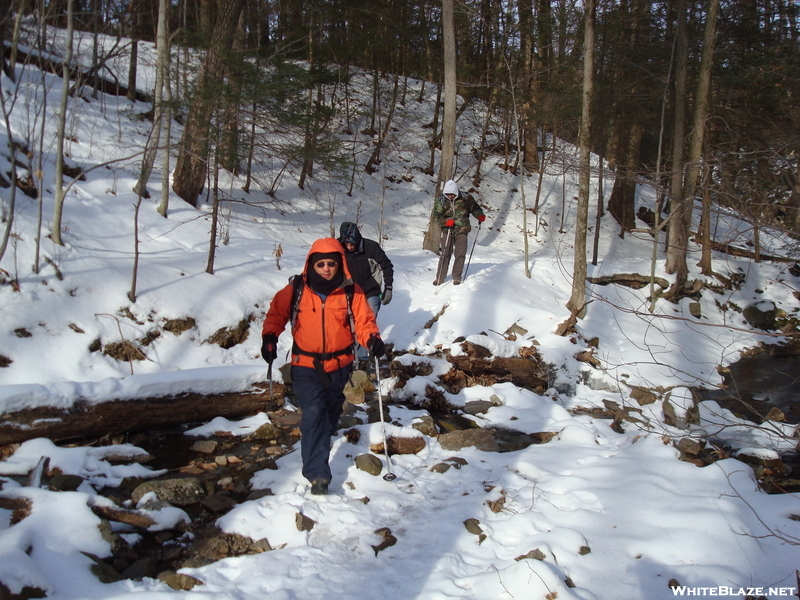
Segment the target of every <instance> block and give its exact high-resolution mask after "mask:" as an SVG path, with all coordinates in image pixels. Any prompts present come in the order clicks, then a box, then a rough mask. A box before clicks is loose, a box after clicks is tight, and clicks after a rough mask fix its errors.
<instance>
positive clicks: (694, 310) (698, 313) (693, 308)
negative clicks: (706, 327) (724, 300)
mask: <svg viewBox="0 0 800 600" xmlns="http://www.w3.org/2000/svg"><path fill="white" fill-rule="evenodd" d="M689 314H690V315H692V316H693V317H694V318H695V319H699V318H700V317H702V316H703V307H702V305H701V304H700V303H699V302H690V303H689Z"/></svg>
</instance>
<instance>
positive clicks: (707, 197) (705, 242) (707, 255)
mask: <svg viewBox="0 0 800 600" xmlns="http://www.w3.org/2000/svg"><path fill="white" fill-rule="evenodd" d="M703 173H704V174H703V214H702V216H701V217H700V229H699V231H698V232H697V234H698V235H697V237H698V238H699V242H700V245H701V247H702V254H701V255H700V262H699V263H698V266H699V267H700V272H701V273H702V274H703V275H713V273H714V271H713V269H712V268H711V168H710V166H709V165H708V164H707V165H706V168H705V170H704V172H703Z"/></svg>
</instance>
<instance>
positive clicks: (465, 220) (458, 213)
mask: <svg viewBox="0 0 800 600" xmlns="http://www.w3.org/2000/svg"><path fill="white" fill-rule="evenodd" d="M470 215H472V216H473V217H475V218H476V219H478V222H479V223H483V222H484V221H485V220H486V215H484V214H483V210H481V207H480V205H478V203H477V202H476V201H475V198H473V197H472V194H470V193H468V192H462V191H460V190H459V189H458V185H457V184H456V182H455V181H453V180H452V179H450V180H449V181H448V182H447V183H445V184H444V189H443V190H442V195H441V196H439V198H438V200H437V201H436V204H435V206H434V207H433V216H434V218H435V219H436V221H437V222H438V223H439V227H440V228H441V229H442V235H441V238H440V240H439V249H440V251H441V255H440V257H439V268H438V269H437V272H436V279H434V280H433V285H439V284H441V283H443V282H444V279H445V277H447V271H448V269H449V268H450V257H451V256H452V257H453V284H455V285H459V284H460V283H461V274H462V273H463V271H464V259H465V258H466V255H467V235H468V234H469V232H470V231H471V230H472V227H471V226H470V223H469V216H470Z"/></svg>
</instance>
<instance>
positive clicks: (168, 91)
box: [158, 0, 172, 217]
mask: <svg viewBox="0 0 800 600" xmlns="http://www.w3.org/2000/svg"><path fill="white" fill-rule="evenodd" d="M161 3H166V4H167V9H168V8H169V4H168V0H159V6H160V4H161ZM159 10H160V8H159ZM165 12H166V11H165ZM165 16H166V15H165ZM159 18H160V13H159ZM167 23H168V21H165V26H164V32H165V33H166V29H167V27H166V25H167ZM159 44H160V42H159ZM159 47H160V46H159ZM169 47H170V43H169V38H167V39H166V40H165V43H164V48H165V52H164V55H163V57H162V56H160V55H159V64H160V67H159V68H160V69H161V70H162V72H163V74H164V78H163V83H162V89H163V90H164V92H163V101H164V102H163V104H164V107H163V110H162V111H161V119H162V120H163V122H164V144H163V146H162V147H163V150H162V152H161V203H160V204H159V205H158V214H160V215H161V216H162V217H166V216H167V210H168V209H169V180H170V171H169V162H170V161H169V150H170V143H171V140H172V108H171V107H172V88H170V73H169V69H170V50H169ZM162 58H163V61H164V63H163V64H161V60H162Z"/></svg>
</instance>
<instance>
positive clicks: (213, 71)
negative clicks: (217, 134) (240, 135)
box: [172, 0, 244, 206]
mask: <svg viewBox="0 0 800 600" xmlns="http://www.w3.org/2000/svg"><path fill="white" fill-rule="evenodd" d="M243 6H244V0H219V6H218V7H217V9H218V10H217V21H216V26H215V27H214V33H213V35H212V37H211V46H210V47H209V49H208V54H206V58H205V61H204V63H203V68H202V72H201V74H200V78H199V81H198V84H197V89H196V90H195V93H194V99H193V100H192V105H191V108H190V110H189V115H188V117H187V120H186V127H184V130H183V137H182V138H181V145H180V152H179V154H178V161H177V163H176V164H175V173H174V174H173V184H172V189H173V190H175V193H176V194H178V196H180V197H181V198H183V199H184V200H185V201H186V202H188V203H189V204H191V205H192V206H197V202H198V197H199V196H200V192H201V191H202V190H203V185H204V183H205V180H206V175H207V172H208V153H209V148H210V146H209V135H210V131H209V127H210V125H209V122H210V120H211V113H212V112H213V110H214V106H215V104H216V102H217V101H218V100H219V95H220V91H219V86H220V85H221V83H222V81H223V78H224V76H225V69H226V65H225V60H224V55H225V53H226V50H227V49H228V48H230V47H231V43H232V40H233V34H234V32H235V31H236V26H237V24H238V22H239V14H240V13H241V11H242V7H243Z"/></svg>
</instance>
